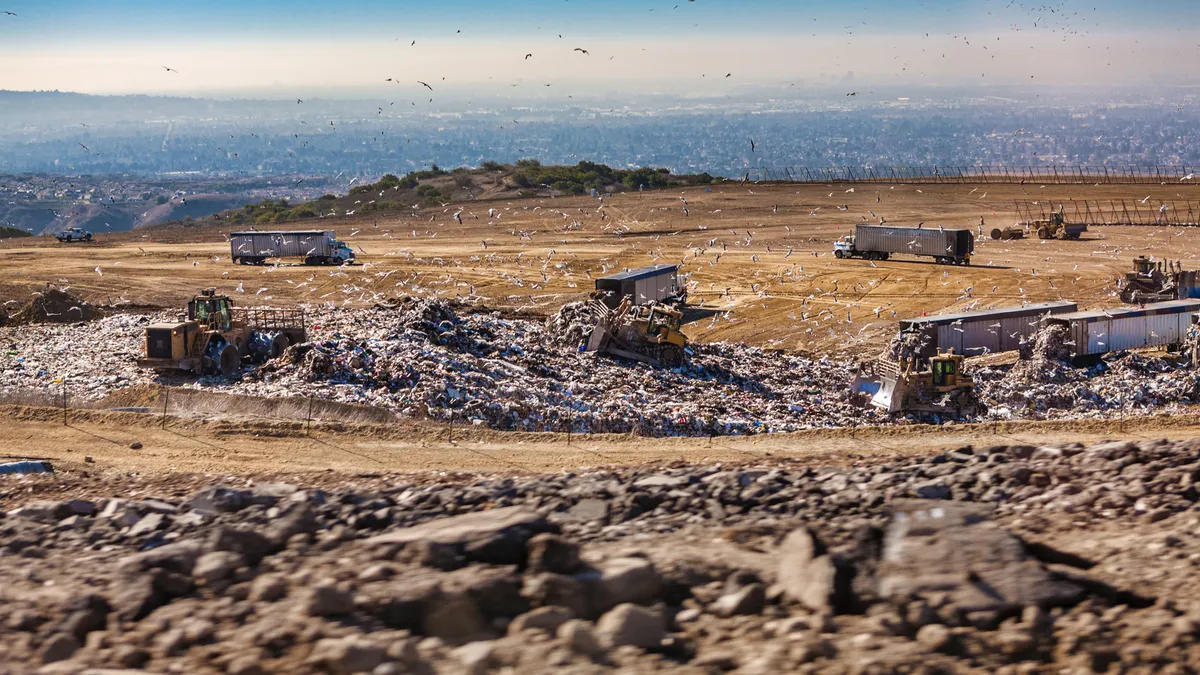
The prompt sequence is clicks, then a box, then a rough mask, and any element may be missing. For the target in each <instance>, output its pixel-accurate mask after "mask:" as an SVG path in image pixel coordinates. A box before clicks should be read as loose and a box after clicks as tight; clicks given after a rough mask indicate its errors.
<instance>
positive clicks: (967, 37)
mask: <svg viewBox="0 0 1200 675" xmlns="http://www.w3.org/2000/svg"><path fill="white" fill-rule="evenodd" d="M0 10H7V11H9V12H14V13H15V14H16V16H11V15H7V14H0V89H16V90H30V89H43V90H45V89H59V90H64V91H80V92H86V93H147V94H162V93H165V94H205V93H230V92H239V93H242V94H244V95H272V94H277V95H302V94H303V93H305V92H307V91H313V92H318V91H321V90H327V89H330V88H334V87H344V88H355V89H358V90H370V91H372V92H374V91H376V90H377V91H378V93H379V94H380V95H384V96H386V95H390V94H392V93H395V95H397V96H399V95H402V94H403V95H408V94H411V95H413V96H415V95H417V94H418V93H419V92H418V90H419V89H421V86H420V85H418V84H416V81H417V80H422V81H425V82H427V83H429V84H430V85H432V86H433V87H434V88H435V94H436V90H437V89H440V88H443V87H445V88H448V89H450V88H453V89H459V90H462V89H469V88H470V87H473V86H478V87H480V88H482V86H481V85H491V86H492V87H496V88H503V87H510V85H513V84H517V85H520V86H521V87H526V88H528V87H544V85H545V84H550V85H552V87H551V89H552V90H553V91H559V90H562V91H563V92H564V93H566V92H570V91H573V92H575V93H584V92H587V91H589V85H591V86H597V87H598V86H602V85H601V83H604V85H605V86H607V85H611V84H612V83H625V84H627V86H630V87H639V88H652V87H663V86H669V87H670V88H672V89H674V90H677V91H694V92H695V93H697V94H706V93H719V92H721V91H723V90H725V89H728V88H730V87H737V86H743V85H745V84H746V83H757V82H784V83H789V82H795V81H799V80H805V81H806V82H807V83H812V82H814V81H815V79H816V78H817V77H818V76H820V75H821V74H829V75H837V76H843V75H845V73H847V72H849V71H853V72H854V73H855V82H856V83H861V84H863V85H869V84H870V83H873V82H875V83H885V82H886V83H892V82H895V83H898V84H899V83H903V84H916V83H928V84H961V83H964V82H968V83H969V82H981V83H1012V82H1034V83H1039V84H1043V85H1046V84H1054V83H1063V84H1108V83H1111V84H1128V83H1131V82H1139V81H1174V82H1181V83H1190V84H1200V78H1197V77H1196V76H1195V74H1194V73H1195V72H1196V68H1195V64H1196V63H1197V62H1198V61H1200V44H1198V43H1200V39H1198V38H1197V29H1200V0H1141V1H1140V2H1130V1H1128V0H1060V1H1059V2H1056V3H1048V4H1041V3H1037V2H1017V1H1015V0H923V1H920V2H918V1H914V0H886V1H885V0H858V1H857V2H842V1H839V0H810V1H804V0H790V1H785V0H696V1H695V2H689V1H688V0H667V1H666V2H658V1H655V0H636V1H635V0H509V1H508V2H502V1H497V0H437V1H436V2H435V1H432V0H419V1H413V0H388V1H386V2H385V1H382V0H347V1H344V2H329V1H328V0H325V1H322V2H317V1H316V0H291V1H283V0H278V1H265V0H258V1H255V0H206V1H200V0H189V1H187V2H185V1H183V0H105V1H104V2H99V1H97V0H0ZM460 31H461V32H460ZM560 35H561V36H562V37H561V38H560V37H559V36H560ZM413 40H416V45H413V44H412V41H413ZM576 47H578V48H582V49H587V50H588V51H589V52H590V53H589V54H587V55H585V54H582V53H580V52H577V51H574V49H575V48H576ZM526 54H533V56H531V57H529V58H528V59H527V58H525V55H526ZM163 66H169V67H171V68H173V69H175V70H178V73H175V72H168V71H167V70H165V69H164V68H163ZM727 73H729V74H731V77H725V75H726V74H727ZM387 78H393V79H394V80H396V81H397V82H399V84H393V83H387V82H385V80H386V79H387ZM443 78H445V79H444V80H443ZM554 87H557V88H559V89H553V88H554ZM512 90H513V91H514V92H516V91H522V90H519V89H517V88H512ZM526 90H527V89H526ZM426 93H427V90H426Z"/></svg>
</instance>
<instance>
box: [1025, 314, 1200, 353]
mask: <svg viewBox="0 0 1200 675" xmlns="http://www.w3.org/2000/svg"><path fill="white" fill-rule="evenodd" d="M1198 311H1200V300H1171V301H1168V302H1155V303H1150V304H1147V305H1143V306H1141V307H1128V308H1114V309H1101V310H1096V311H1091V312H1075V313H1072V314H1057V315H1054V316H1050V317H1047V318H1046V324H1047V325H1051V324H1061V325H1064V326H1066V327H1067V331H1068V334H1069V336H1070V337H1069V338H1068V339H1069V340H1070V341H1072V342H1073V343H1074V344H1073V345H1070V347H1071V351H1072V355H1073V356H1074V357H1075V358H1076V359H1085V358H1088V357H1097V356H1100V355H1102V354H1107V353H1109V352H1119V351H1126V350H1130V349H1143V348H1147V347H1167V346H1171V345H1179V344H1181V343H1183V342H1184V340H1185V338H1186V337H1187V332H1188V328H1189V327H1190V326H1191V323H1192V314H1194V313H1196V312H1198Z"/></svg>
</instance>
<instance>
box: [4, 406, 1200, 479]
mask: <svg viewBox="0 0 1200 675" xmlns="http://www.w3.org/2000/svg"><path fill="white" fill-rule="evenodd" d="M0 420H3V422H2V423H0V448H3V452H2V453H0V454H3V455H5V456H7V457H8V458H10V459H25V458H29V457H37V458H43V459H48V460H50V461H52V462H53V463H55V465H57V466H63V467H70V468H73V469H86V470H96V471H109V470H117V471H133V472H139V473H150V474H154V473H213V474H222V475H253V474H269V473H278V472H299V473H303V472H322V471H333V472H336V473H340V474H356V473H363V472H368V473H370V472H420V471H455V470H472V471H512V472H517V473H521V472H541V471H573V470H577V469H580V468H582V467H598V466H618V465H620V466H637V465H642V464H650V463H657V462H674V461H685V462H707V463H711V462H728V461H734V462H745V461H753V460H755V459H768V458H770V459H795V460H798V461H802V462H804V463H812V464H829V465H845V464H853V463H855V462H857V461H864V460H871V461H880V460H887V459H889V458H897V459H899V458H904V457H912V456H919V455H928V454H934V453H936V452H940V451H942V450H945V449H948V448H955V447H961V446H964V445H974V446H977V447H978V446H987V445H1012V444H1029V445H1043V444H1049V443H1053V442H1062V441H1064V440H1065V439H1069V440H1072V441H1079V442H1083V443H1088V442H1094V441H1099V440H1104V439H1133V440H1144V439H1147V438H1172V439H1177V438H1191V437H1193V436H1197V435H1200V415H1186V416H1174V417H1164V416H1157V417H1145V418H1139V419H1134V420H1124V421H1095V422H1091V421H1076V422H1009V423H1001V424H995V425H993V424H975V425H961V426H943V427H933V426H923V425H914V426H909V427H872V428H863V429H857V430H855V429H837V430H820V431H810V432H800V433H794V434H776V435H770V436H754V437H723V438H716V439H713V440H712V441H711V442H710V441H709V440H708V439H696V438H654V439H650V438H635V437H629V436H611V435H608V436H574V437H573V438H571V439H570V442H569V443H568V439H567V437H566V436H565V435H564V434H520V433H505V432H496V431H489V430H485V429H479V428H475V429H464V428H461V427H459V428H456V429H454V430H453V433H454V440H453V442H451V441H450V440H449V434H450V431H451V430H450V429H449V428H447V427H446V426H444V425H431V424H428V423H405V424H397V425H372V424H330V423H318V424H316V425H314V426H313V427H312V429H311V431H310V432H309V433H308V434H307V435H306V433H305V428H304V423H303V422H272V421H264V420H235V419H227V420H199V419H191V418H177V417H168V418H167V420H166V422H167V424H166V426H165V428H164V427H163V424H162V422H163V420H162V418H161V417H160V416H157V415H154V414H146V413H121V412H105V411H83V410H73V411H71V412H70V413H69V417H68V420H67V422H68V423H67V424H66V425H64V424H63V420H62V413H61V410H56V409H53V408H29V407H16V406H3V407H0ZM135 442H136V443H140V444H141V446H142V447H141V448H140V449H137V450H133V449H130V445H131V444H133V443H135ZM86 457H91V458H92V461H91V462H86V461H85V458H86Z"/></svg>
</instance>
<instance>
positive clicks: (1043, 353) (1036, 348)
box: [1012, 324, 1078, 382]
mask: <svg viewBox="0 0 1200 675" xmlns="http://www.w3.org/2000/svg"><path fill="white" fill-rule="evenodd" d="M1018 353H1019V355H1020V360H1018V361H1017V363H1016V364H1015V365H1014V366H1013V369H1012V375H1013V376H1014V377H1016V378H1017V379H1019V380H1021V381H1022V382H1068V381H1072V380H1077V379H1078V373H1077V372H1076V371H1075V369H1072V368H1071V365H1070V363H1069V362H1070V360H1071V343H1070V332H1069V331H1068V329H1067V327H1066V326H1064V325H1061V324H1051V325H1049V326H1046V327H1045V328H1043V329H1041V330H1039V331H1038V332H1037V333H1035V334H1034V335H1033V336H1032V339H1025V340H1022V342H1021V344H1020V347H1019V351H1018Z"/></svg>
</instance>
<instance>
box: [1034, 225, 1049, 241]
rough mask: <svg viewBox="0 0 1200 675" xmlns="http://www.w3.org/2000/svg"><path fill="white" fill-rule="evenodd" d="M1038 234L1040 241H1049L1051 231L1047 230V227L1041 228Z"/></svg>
mask: <svg viewBox="0 0 1200 675" xmlns="http://www.w3.org/2000/svg"><path fill="white" fill-rule="evenodd" d="M1037 234H1038V239H1049V238H1050V230H1048V229H1046V228H1045V227H1039V228H1038V233H1037Z"/></svg>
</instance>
